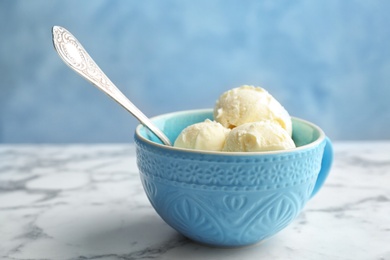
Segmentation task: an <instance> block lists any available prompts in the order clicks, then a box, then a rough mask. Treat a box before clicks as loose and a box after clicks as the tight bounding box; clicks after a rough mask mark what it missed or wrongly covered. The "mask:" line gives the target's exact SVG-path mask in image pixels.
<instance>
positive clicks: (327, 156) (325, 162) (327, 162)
mask: <svg viewBox="0 0 390 260" xmlns="http://www.w3.org/2000/svg"><path fill="white" fill-rule="evenodd" d="M332 163H333V146H332V142H331V141H330V139H329V138H328V137H325V148H324V154H323V156H322V162H321V170H320V173H319V174H318V177H317V181H316V184H315V185H314V189H313V192H312V193H311V195H310V198H313V196H314V195H316V194H317V192H318V191H319V190H320V189H321V187H322V185H323V184H324V182H325V180H326V178H327V177H328V175H329V171H330V168H331V166H332Z"/></svg>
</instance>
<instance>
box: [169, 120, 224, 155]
mask: <svg viewBox="0 0 390 260" xmlns="http://www.w3.org/2000/svg"><path fill="white" fill-rule="evenodd" d="M229 132H230V129H227V128H225V127H224V126H222V125H221V124H220V123H218V122H215V121H211V120H209V119H206V120H205V121H204V122H201V123H196V124H193V125H190V126H188V127H186V128H185V129H184V130H183V131H182V132H181V133H180V135H179V136H178V137H177V139H176V141H175V143H174V146H176V147H181V148H188V149H198V150H209V151H221V150H222V148H223V146H224V145H225V140H226V136H227V135H228V133H229Z"/></svg>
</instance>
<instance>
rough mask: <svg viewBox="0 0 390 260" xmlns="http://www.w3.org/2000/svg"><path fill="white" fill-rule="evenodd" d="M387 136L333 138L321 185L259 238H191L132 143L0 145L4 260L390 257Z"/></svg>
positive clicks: (389, 147) (0, 223)
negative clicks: (247, 241) (170, 214)
mask: <svg viewBox="0 0 390 260" xmlns="http://www.w3.org/2000/svg"><path fill="white" fill-rule="evenodd" d="M389 183H390V142H389V141H387V142H351V143H336V144H335V163H334V167H333V169H332V171H331V174H330V177H329V179H328V180H327V183H326V185H325V187H324V188H323V190H321V191H320V193H318V195H317V196H315V197H314V198H313V199H312V200H311V201H310V202H309V203H308V205H307V206H306V208H305V210H304V211H303V212H302V213H301V214H300V216H299V217H298V219H296V220H295V221H294V222H293V223H292V224H291V225H290V226H289V227H287V228H286V229H285V230H283V231H282V232H280V233H279V234H277V235H275V236H274V237H272V238H270V239H268V240H266V241H263V242H261V243H259V244H256V245H253V246H249V247H243V248H235V249H218V248H210V247H206V246H202V245H199V244H196V243H194V242H192V241H190V240H188V239H186V238H184V237H183V236H181V235H180V234H178V233H177V232H176V231H174V230H173V229H172V228H170V227H169V226H168V225H166V224H165V223H164V222H163V220H161V219H160V217H159V216H158V215H157V214H156V213H155V212H154V210H153V209H152V207H151V206H150V203H149V202H148V200H147V198H146V196H145V194H144V191H143V189H142V186H141V182H140V180H139V176H138V170H137V167H136V160H135V148H134V146H133V145H132V144H130V145H86V146H84V145H56V146H48V145H31V146H28V145H25V146H20V145H2V146H0V258H1V259H9V260H11V259H112V260H113V259H377V260H387V259H390V247H389V242H390V217H389V216H390V189H389V187H388V186H389Z"/></svg>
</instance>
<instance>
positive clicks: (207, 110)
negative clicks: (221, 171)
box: [134, 108, 326, 156]
mask: <svg viewBox="0 0 390 260" xmlns="http://www.w3.org/2000/svg"><path fill="white" fill-rule="evenodd" d="M212 111H213V109H211V108H204V109H190V110H179V111H174V112H169V113H165V114H160V115H157V116H154V117H151V118H150V120H152V121H153V120H155V119H158V118H161V117H171V116H174V115H180V114H187V113H210V112H212ZM291 118H292V119H294V120H295V121H299V122H301V123H304V124H306V125H309V126H310V127H312V128H314V129H316V130H317V131H318V133H319V136H318V138H317V139H316V140H315V141H313V142H311V143H309V144H305V145H302V146H299V147H296V148H291V149H287V150H277V151H261V152H224V151H208V150H196V149H188V148H181V147H175V146H173V145H172V146H168V145H165V144H159V143H156V142H153V141H151V140H149V139H147V138H145V137H144V136H142V135H141V133H140V131H141V128H144V127H145V128H146V126H144V125H143V124H139V125H138V126H137V127H136V129H135V134H134V136H135V139H138V141H139V142H144V143H147V144H149V145H151V146H154V147H155V148H158V149H162V150H166V151H174V152H182V153H191V154H207V155H216V156H218V155H219V156H248V155H250V156H252V155H274V154H280V155H283V154H289V153H294V152H297V151H301V150H307V149H310V148H313V147H316V146H317V145H319V144H320V143H322V142H323V141H324V140H325V138H326V135H325V132H324V131H323V130H322V129H321V128H320V127H319V126H317V125H316V124H314V123H312V122H310V121H307V120H305V119H302V118H298V117H294V116H291ZM136 141H137V140H136ZM136 143H137V142H136Z"/></svg>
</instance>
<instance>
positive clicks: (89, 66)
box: [52, 26, 172, 146]
mask: <svg viewBox="0 0 390 260" xmlns="http://www.w3.org/2000/svg"><path fill="white" fill-rule="evenodd" d="M52 33H53V45H54V48H55V50H56V51H57V53H58V55H59V56H60V57H61V59H62V60H63V61H64V62H65V64H66V65H68V66H69V67H70V68H71V69H73V70H74V71H76V72H77V73H78V74H80V75H81V76H82V77H84V78H85V79H87V80H88V81H89V82H91V83H92V85H94V86H96V87H97V88H98V89H100V90H101V91H103V92H104V93H106V94H107V95H108V96H110V97H111V98H112V99H114V100H115V101H116V102H117V103H118V104H120V105H121V106H122V107H124V108H125V109H126V110H127V111H129V112H130V113H131V114H132V115H133V116H134V117H135V118H137V119H138V121H140V122H141V123H142V124H143V125H145V126H146V127H147V128H149V130H150V131H152V132H153V133H154V134H155V135H156V136H157V137H158V138H159V139H160V140H161V141H162V142H163V143H164V144H165V145H169V146H172V144H171V142H170V140H169V139H168V137H167V136H166V135H165V134H164V133H163V132H162V131H161V130H160V129H159V128H157V127H156V126H155V125H154V124H153V123H152V121H150V119H149V118H148V117H147V116H145V115H144V113H142V112H141V110H139V109H138V108H137V107H136V106H135V105H134V104H133V103H131V101H130V100H129V99H128V98H127V97H126V96H125V95H124V94H123V93H122V92H121V91H120V90H119V89H118V88H117V87H116V86H115V85H114V84H113V83H112V82H111V80H110V79H109V78H108V77H107V76H106V75H105V74H104V72H103V71H102V70H101V69H100V68H99V67H98V65H97V64H96V63H95V62H94V61H93V60H92V58H91V56H89V54H88V53H87V51H86V50H85V49H84V48H83V46H82V45H81V43H80V42H79V41H78V40H77V39H76V37H74V36H73V35H72V34H71V33H70V32H69V31H67V30H66V29H65V28H62V27H60V26H54V27H53V29H52Z"/></svg>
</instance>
